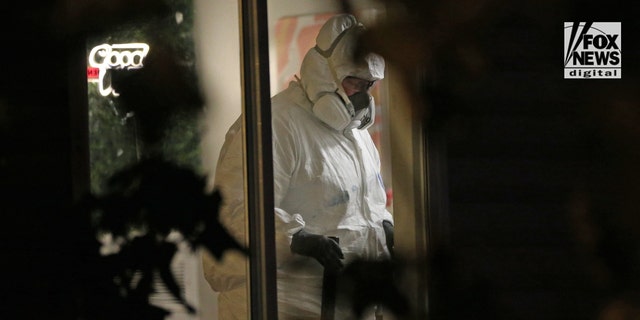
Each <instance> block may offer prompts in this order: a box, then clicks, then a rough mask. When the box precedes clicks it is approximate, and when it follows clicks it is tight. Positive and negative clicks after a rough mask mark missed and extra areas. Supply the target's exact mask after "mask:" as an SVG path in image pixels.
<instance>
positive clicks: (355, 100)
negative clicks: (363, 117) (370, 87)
mask: <svg viewBox="0 0 640 320" xmlns="http://www.w3.org/2000/svg"><path fill="white" fill-rule="evenodd" d="M349 100H350V101H351V104H353V108H354V109H355V111H356V112H358V111H360V110H362V109H364V108H366V107H368V106H369V103H371V96H370V95H369V94H368V93H367V92H365V91H360V92H358V93H354V94H352V95H350V96H349Z"/></svg>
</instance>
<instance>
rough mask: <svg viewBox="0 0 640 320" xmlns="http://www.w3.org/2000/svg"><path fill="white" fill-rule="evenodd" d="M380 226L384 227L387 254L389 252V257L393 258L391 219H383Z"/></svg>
mask: <svg viewBox="0 0 640 320" xmlns="http://www.w3.org/2000/svg"><path fill="white" fill-rule="evenodd" d="M382 228H384V236H385V239H386V240H387V249H388V250H389V254H391V257H392V258H393V246H394V245H395V244H394V239H393V223H391V221H389V220H383V221H382Z"/></svg>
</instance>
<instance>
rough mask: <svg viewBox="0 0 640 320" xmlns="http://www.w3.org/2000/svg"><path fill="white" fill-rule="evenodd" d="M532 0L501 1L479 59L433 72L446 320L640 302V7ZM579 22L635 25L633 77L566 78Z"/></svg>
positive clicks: (543, 315) (627, 58) (446, 59)
mask: <svg viewBox="0 0 640 320" xmlns="http://www.w3.org/2000/svg"><path fill="white" fill-rule="evenodd" d="M527 3H528V2H523V3H521V4H520V5H515V4H514V5H507V4H505V3H502V4H500V5H496V6H495V7H494V9H498V10H493V11H492V12H493V15H488V14H487V15H483V16H482V18H479V19H478V20H475V21H474V24H472V26H471V27H470V28H468V29H467V30H470V33H471V36H469V39H470V40H465V41H466V42H465V44H466V45H468V47H466V46H465V48H464V49H466V50H467V51H463V52H464V53H463V54H462V55H466V56H463V57H462V58H461V57H460V54H457V53H456V51H446V52H447V53H449V54H450V56H446V55H443V56H438V58H439V60H436V61H438V62H440V63H439V64H437V65H436V66H435V69H432V70H431V71H429V70H427V71H426V73H427V74H431V78H430V79H431V82H427V83H425V85H424V88H425V91H424V94H425V96H426V97H427V101H428V102H429V103H428V107H429V108H431V109H430V112H431V113H430V115H429V118H428V119H427V120H426V121H427V122H428V124H429V130H430V136H431V139H435V140H434V141H433V142H434V143H433V144H432V148H431V150H430V151H431V152H433V153H434V154H435V155H432V157H436V158H438V159H440V160H441V161H443V163H445V165H442V166H440V167H438V168H437V169H434V170H435V171H432V172H431V174H432V175H434V177H440V178H441V179H442V181H444V182H442V183H439V184H437V185H435V186H432V188H444V189H445V190H446V192H445V194H444V196H443V197H444V201H445V202H446V205H445V206H443V207H442V208H441V209H442V210H441V211H437V212H434V214H436V216H435V219H436V220H437V222H438V223H439V224H440V225H444V226H446V228H444V229H442V228H441V229H442V230H435V231H434V233H432V234H435V235H437V236H438V238H437V239H435V240H436V242H437V243H438V246H436V247H435V248H434V249H436V250H440V251H437V252H436V253H434V263H435V265H436V269H434V271H433V274H434V275H433V276H434V277H436V278H438V277H439V280H438V281H434V283H436V284H435V285H434V287H432V293H433V295H432V298H433V299H434V300H433V301H432V302H433V309H432V310H433V311H434V314H435V315H436V317H437V318H438V319H463V318H464V319H470V318H479V319H496V318H499V319H532V320H533V319H558V320H560V319H596V318H598V315H599V314H601V313H603V309H604V308H605V306H608V305H609V306H610V305H611V303H612V301H618V299H619V300H620V301H625V303H628V304H627V305H635V304H634V303H635V302H630V301H635V300H625V299H626V298H621V297H627V295H628V294H630V293H636V292H637V290H638V287H637V286H636V280H635V278H636V277H637V275H636V273H637V271H638V269H637V258H636V253H633V252H635V250H636V248H637V245H638V233H637V231H638V229H637V228H636V227H635V222H632V221H635V220H636V218H634V217H635V216H636V213H637V206H636V205H637V200H635V199H637V190H638V188H637V187H636V186H635V184H637V177H638V169H639V168H638V165H637V162H636V161H637V160H638V155H637V151H635V150H637V147H636V146H634V145H635V144H636V143H637V142H638V137H639V136H638V130H637V129H636V128H637V125H635V124H634V125H631V124H630V122H631V121H632V120H630V119H636V120H637V119H638V115H639V114H640V113H639V111H638V110H640V109H638V101H640V100H639V99H638V98H639V97H638V95H637V93H636V90H635V89H632V88H634V87H637V86H638V75H639V73H638V71H639V70H638V67H637V64H636V62H635V60H636V59H635V57H637V56H638V43H637V41H635V40H634V38H635V36H636V35H637V34H638V32H639V31H640V29H639V27H640V26H639V25H638V23H637V22H636V19H635V18H634V17H635V16H634V15H633V12H636V11H637V10H638V8H637V7H638V6H634V5H623V4H621V3H620V2H616V3H612V4H610V5H608V6H597V5H594V4H593V3H590V2H588V1H587V2H584V3H583V4H582V5H579V4H577V2H576V3H574V2H558V3H557V5H555V6H554V5H553V4H550V3H546V2H541V3H539V4H533V3H528V4H527ZM494 4H495V3H494ZM549 9H552V10H556V11H550V10H549ZM574 19H575V20H579V21H584V20H585V19H586V20H589V19H591V20H593V19H595V21H619V22H622V30H623V31H622V34H623V36H622V37H623V41H622V42H623V46H624V47H623V57H624V58H623V61H624V62H623V67H622V70H623V77H622V79H620V80H593V79H590V80H565V79H563V64H562V61H563V29H562V26H563V22H564V21H573V20H574ZM460 39H466V38H464V37H460ZM465 58H467V59H466V60H465ZM469 61H475V62H477V63H469ZM430 72H432V73H430ZM625 117H627V118H626V119H625ZM633 163H636V164H633ZM434 181H437V180H434ZM440 200H442V199H440ZM442 211H444V212H442ZM439 231H440V233H438V232H439ZM432 240H433V239H432ZM438 268H440V269H438ZM604 318H606V317H604Z"/></svg>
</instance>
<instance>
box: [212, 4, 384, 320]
mask: <svg viewBox="0 0 640 320" xmlns="http://www.w3.org/2000/svg"><path fill="white" fill-rule="evenodd" d="M363 30H364V26H363V25H362V24H360V23H359V22H357V21H356V19H355V17H354V16H352V15H348V14H341V15H336V16H334V17H332V18H330V19H329V20H328V21H327V22H326V23H325V24H324V25H323V27H322V28H321V30H320V32H319V34H318V35H317V38H316V47H314V48H312V49H310V50H309V51H308V52H307V54H306V56H305V58H304V60H303V62H302V65H301V69H300V78H299V79H297V81H292V82H291V83H290V84H289V87H288V88H287V89H285V90H284V91H282V92H280V93H279V94H277V95H275V96H274V97H273V98H272V102H271V107H272V130H273V170H274V172H273V174H274V197H275V199H274V201H275V211H274V212H275V223H276V230H275V234H276V255H277V257H276V261H277V291H278V299H277V300H278V318H279V319H319V318H320V311H321V292H322V276H323V270H324V269H323V268H330V269H331V270H334V271H335V270H339V269H340V268H342V267H343V266H344V265H345V264H348V263H349V262H350V261H353V259H356V258H362V259H386V258H389V257H390V252H391V251H390V248H392V246H393V244H392V243H391V242H392V239H393V237H392V235H393V218H392V216H391V214H390V213H389V212H388V211H387V210H386V194H385V189H384V186H383V182H382V178H381V175H380V159H379V155H378V151H377V149H376V147H375V145H374V143H373V141H372V139H371V136H370V134H369V132H368V131H367V130H366V129H367V128H368V127H369V126H371V124H372V123H373V121H374V116H375V114H374V112H375V110H374V109H375V105H374V102H373V98H372V97H371V96H370V95H369V93H368V91H369V89H370V87H371V86H372V85H373V84H374V82H375V81H377V80H380V79H382V78H383V77H384V67H385V66H384V60H383V59H382V57H380V56H378V55H376V54H368V55H366V57H365V59H364V61H361V62H357V63H356V62H354V61H353V58H352V57H353V54H354V50H355V45H356V39H357V37H358V35H359V33H361V32H362V31H363ZM242 139H243V138H242V134H241V121H240V119H238V120H237V121H236V122H235V124H234V125H233V126H232V127H231V128H230V129H229V131H228V133H227V136H226V139H225V143H224V145H223V148H222V150H221V155H220V159H219V162H218V167H217V170H216V177H215V185H216V188H218V190H220V192H221V193H222V196H223V206H222V208H221V212H220V219H221V222H222V223H223V224H224V225H225V226H226V227H227V228H228V229H229V232H230V233H231V234H232V235H234V236H235V237H236V238H237V239H238V240H239V241H244V240H245V223H246V222H245V221H246V220H245V219H246V218H245V216H244V207H243V206H244V190H243V182H244V177H243V168H242V163H243V161H242ZM329 237H337V238H338V239H339V241H338V242H339V244H338V243H337V242H335V241H334V240H332V239H330V238H329ZM245 244H246V243H245ZM246 263H247V260H246V258H245V257H242V256H240V255H239V254H234V253H227V254H225V256H224V257H223V259H222V260H221V261H215V260H214V259H213V258H211V256H205V258H204V260H203V266H204V273H205V278H206V279H207V281H208V282H209V283H210V285H211V287H212V288H213V289H214V290H216V291H217V292H219V296H218V309H219V316H220V319H224V320H226V319H248V318H249V317H248V316H247V305H246V294H247V291H246V290H247V289H246V283H247V281H246V280H247V279H246V277H247V275H246V268H247V267H246ZM350 314H351V313H350V310H349V308H348V306H344V305H341V304H339V303H338V306H337V307H336V310H335V318H336V319H349V318H352V316H351V315H350Z"/></svg>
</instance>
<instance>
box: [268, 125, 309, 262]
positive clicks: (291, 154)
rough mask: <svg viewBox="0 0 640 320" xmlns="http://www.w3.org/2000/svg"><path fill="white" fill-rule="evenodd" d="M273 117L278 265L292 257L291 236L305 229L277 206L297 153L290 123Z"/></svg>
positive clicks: (292, 214) (300, 221) (297, 217)
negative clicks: (290, 248)
mask: <svg viewBox="0 0 640 320" xmlns="http://www.w3.org/2000/svg"><path fill="white" fill-rule="evenodd" d="M287 122H288V121H283V119H282V118H280V117H274V118H273V121H272V131H273V194H274V206H275V236H276V239H275V241H276V248H277V250H276V255H277V259H278V261H279V262H278V263H280V262H282V261H284V260H283V259H286V258H287V257H290V256H291V255H292V254H291V252H290V250H289V246H290V245H291V238H292V236H293V234H295V233H296V232H298V231H300V230H301V229H302V228H304V226H305V222H304V219H303V218H302V216H301V215H300V214H298V213H295V212H287V211H286V210H284V209H282V208H281V207H280V204H281V203H282V199H283V198H284V197H285V195H286V193H287V190H288V189H289V186H290V183H291V177H292V174H293V172H294V170H295V166H296V157H297V152H296V148H295V133H294V132H293V129H292V127H291V126H290V123H291V122H290V121H289V122H288V123H287Z"/></svg>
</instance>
